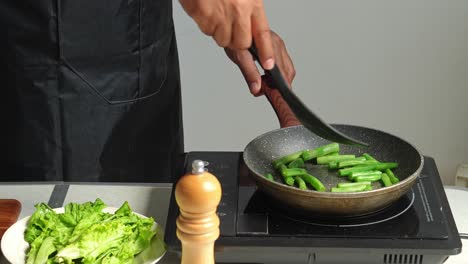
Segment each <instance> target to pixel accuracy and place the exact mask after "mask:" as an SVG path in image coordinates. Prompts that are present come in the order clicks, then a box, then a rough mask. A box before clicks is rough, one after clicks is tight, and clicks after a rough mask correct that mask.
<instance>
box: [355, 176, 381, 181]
mask: <svg viewBox="0 0 468 264" xmlns="http://www.w3.org/2000/svg"><path fill="white" fill-rule="evenodd" d="M380 179H382V175H363V176H356V177H354V178H353V180H354V181H355V182H364V181H370V182H374V181H378V180H380Z"/></svg>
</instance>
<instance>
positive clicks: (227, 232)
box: [165, 152, 461, 254]
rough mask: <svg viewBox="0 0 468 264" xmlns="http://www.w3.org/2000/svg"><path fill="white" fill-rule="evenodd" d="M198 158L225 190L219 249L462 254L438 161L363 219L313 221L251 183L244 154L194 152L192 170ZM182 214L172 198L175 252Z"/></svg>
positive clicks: (169, 235) (169, 238)
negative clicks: (408, 187)
mask: <svg viewBox="0 0 468 264" xmlns="http://www.w3.org/2000/svg"><path fill="white" fill-rule="evenodd" d="M194 159H202V160H206V161H209V162H210V165H209V166H208V170H209V171H210V172H212V173H213V174H214V175H216V176H217V178H218V179H219V181H220V183H221V186H222V198H221V203H220V204H219V207H218V216H219V218H220V221H221V224H220V232H221V234H220V237H219V238H218V240H217V242H216V244H217V245H219V246H222V247H229V246H236V247H243V246H264V247H308V248H311V247H322V248H324V247H349V248H402V249H424V250H431V249H433V250H438V252H439V253H440V252H442V251H441V250H445V251H446V253H447V254H456V253H457V252H459V250H460V247H461V242H460V238H459V236H458V231H457V229H456V226H455V223H454V220H453V216H452V213H451V212H450V207H449V205H448V202H447V198H446V196H445V193H444V191H443V186H442V182H441V180H440V176H439V174H438V171H437V167H436V165H435V162H434V160H433V159H432V158H429V157H425V166H424V168H423V171H422V173H421V175H420V177H419V178H418V180H417V181H416V182H415V184H414V185H413V188H412V189H411V191H410V192H408V193H407V194H406V195H405V196H403V197H402V198H401V199H400V200H399V201H397V202H396V203H394V204H392V205H391V206H389V207H388V208H385V209H384V210H382V211H380V212H377V213H374V214H372V215H368V216H363V217H359V218H337V217H333V218H326V217H311V216H309V215H302V214H296V213H295V212H294V211H291V210H285V209H284V208H281V207H277V206H274V204H275V203H272V202H271V201H269V199H270V198H269V197H267V196H266V195H264V194H263V193H262V192H260V191H258V190H257V189H256V186H255V184H254V183H253V182H252V181H251V179H250V176H249V174H248V173H249V172H248V169H247V168H246V166H245V164H244V163H243V159H242V153H239V152H191V153H188V155H187V157H186V162H185V164H186V166H187V165H190V164H191V162H192V161H193V160H194ZM189 167H190V166H187V167H186V168H189ZM177 215H178V207H177V205H176V203H175V200H174V197H172V200H171V205H170V208H169V215H168V219H167V223H168V226H167V228H166V238H165V239H166V242H167V243H168V245H169V247H170V249H172V250H179V249H180V242H179V241H178V239H177V238H176V236H175V229H176V227H175V224H172V223H175V218H176V217H177Z"/></svg>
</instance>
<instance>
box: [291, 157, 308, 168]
mask: <svg viewBox="0 0 468 264" xmlns="http://www.w3.org/2000/svg"><path fill="white" fill-rule="evenodd" d="M288 168H290V169H292V168H304V160H303V159H302V158H297V159H295V160H293V161H291V162H290V163H289V164H288Z"/></svg>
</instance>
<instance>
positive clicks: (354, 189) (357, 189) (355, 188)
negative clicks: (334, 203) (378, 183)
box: [331, 184, 367, 192]
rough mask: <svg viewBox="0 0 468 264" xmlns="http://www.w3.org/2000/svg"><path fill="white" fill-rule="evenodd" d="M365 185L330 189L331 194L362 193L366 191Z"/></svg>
mask: <svg viewBox="0 0 468 264" xmlns="http://www.w3.org/2000/svg"><path fill="white" fill-rule="evenodd" d="M366 187H367V185H366V184H361V185H354V186H347V187H333V188H331V192H362V191H364V190H366Z"/></svg>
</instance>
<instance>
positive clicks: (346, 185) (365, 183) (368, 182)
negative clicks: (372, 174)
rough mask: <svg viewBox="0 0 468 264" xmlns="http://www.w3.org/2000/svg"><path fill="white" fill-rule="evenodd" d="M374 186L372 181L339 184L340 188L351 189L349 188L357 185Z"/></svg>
mask: <svg viewBox="0 0 468 264" xmlns="http://www.w3.org/2000/svg"><path fill="white" fill-rule="evenodd" d="M363 184H364V185H372V182H370V181H363V182H340V183H338V187H339V188H342V187H349V186H356V185H363Z"/></svg>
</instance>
